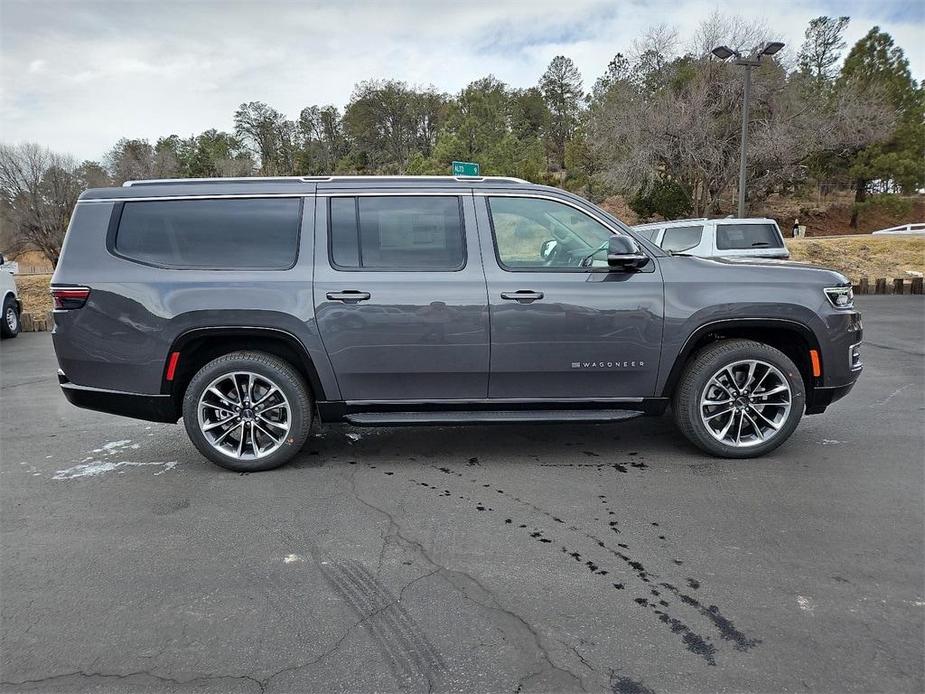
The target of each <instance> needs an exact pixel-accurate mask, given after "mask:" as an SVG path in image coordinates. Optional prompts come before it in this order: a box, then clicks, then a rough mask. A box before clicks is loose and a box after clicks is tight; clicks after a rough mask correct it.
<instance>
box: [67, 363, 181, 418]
mask: <svg viewBox="0 0 925 694" xmlns="http://www.w3.org/2000/svg"><path fill="white" fill-rule="evenodd" d="M58 382H59V383H60V384H61V390H62V392H63V393H64V397H66V398H67V400H68V402H69V403H71V404H72V405H76V406H77V407H82V408H84V409H87V410H96V411H97V412H106V413H108V414H117V415H120V416H122V417H131V418H133V419H144V420H146V421H149V422H169V423H171V424H173V423H175V422H176V421H177V420H178V419H179V418H180V415H179V413H178V412H177V408H176V405H175V403H174V401H173V398H171V396H169V395H146V394H144V393H126V392H123V391H118V390H103V389H101V388H90V387H87V386H78V385H74V384H73V383H71V382H70V381H68V379H67V376H65V375H64V373H63V372H62V371H60V370H59V371H58Z"/></svg>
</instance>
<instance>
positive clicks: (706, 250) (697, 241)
mask: <svg viewBox="0 0 925 694" xmlns="http://www.w3.org/2000/svg"><path fill="white" fill-rule="evenodd" d="M633 230H634V231H636V232H638V233H640V234H642V235H643V236H645V237H646V238H647V239H649V240H650V241H652V243H654V244H655V245H657V246H659V247H660V248H662V250H665V251H669V252H671V253H678V254H681V253H684V254H686V255H696V256H699V257H701V258H716V257H721V258H743V257H744V258H789V257H790V251H788V250H787V246H785V245H784V237H783V236H782V235H781V233H780V229H779V228H778V226H777V222H775V221H774V220H773V219H762V218H754V219H732V218H726V219H706V218H702V219H676V220H674V221H671V222H653V223H651V224H639V225H637V226H634V227H633Z"/></svg>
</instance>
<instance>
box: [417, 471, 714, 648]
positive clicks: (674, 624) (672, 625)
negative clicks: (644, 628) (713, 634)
mask: <svg viewBox="0 0 925 694" xmlns="http://www.w3.org/2000/svg"><path fill="white" fill-rule="evenodd" d="M431 467H432V468H433V469H435V470H437V471H439V472H442V473H443V474H445V475H451V476H452V475H455V476H457V477H460V478H462V477H463V475H462V473H459V472H456V471H454V470H452V469H451V468H448V467H445V466H444V467H437V466H435V465H432V466H431ZM408 481H409V483H411V484H413V485H415V486H419V487H425V488H429V489H432V490H436V489H437V487H436V486H434V485H431V484H428V483H426V482H420V481H419V480H415V479H410V480H408ZM470 481H471V482H472V483H473V484H480V483H479V482H478V480H476V479H472V480H470ZM481 487H483V488H491V487H492V485H490V484H484V483H482V484H481ZM496 491H497V492H499V493H500V494H501V495H502V496H506V497H508V498H510V499H512V500H514V501H515V502H517V503H519V504H521V505H523V506H526V507H527V508H529V509H530V510H532V511H533V512H534V513H538V514H541V515H543V516H546V517H547V518H550V519H552V520H553V521H555V522H557V523H559V524H562V525H565V526H566V527H567V528H568V529H569V530H570V531H572V532H575V533H577V534H579V535H582V536H584V537H585V538H586V539H589V540H592V541H593V542H594V543H595V544H596V545H597V546H598V547H600V548H601V549H603V550H604V551H606V552H608V553H609V554H611V555H613V556H614V557H616V558H618V559H620V560H621V561H622V562H623V563H625V564H626V565H627V566H629V567H630V568H631V569H632V570H633V574H634V575H635V576H636V577H637V578H638V579H639V580H640V581H642V582H643V583H645V584H647V585H648V586H649V587H650V589H651V584H652V579H657V578H658V574H655V573H652V572H649V571H648V570H647V569H646V568H645V566H643V564H642V563H641V562H639V561H636V560H635V559H633V558H632V557H630V556H629V555H627V554H624V553H623V552H620V551H618V550H615V549H613V548H611V547H609V546H608V545H607V544H606V543H605V542H604V541H603V540H602V539H601V538H600V537H598V536H596V535H594V534H593V533H589V532H587V531H585V530H583V529H581V528H578V527H577V526H574V525H568V524H566V523H565V522H564V521H563V520H562V519H560V518H558V517H557V516H556V515H554V514H553V513H551V512H549V511H547V510H546V509H543V508H541V507H539V506H536V505H535V504H533V503H531V502H529V501H525V500H523V499H521V498H520V497H517V496H514V495H512V494H508V493H506V492H504V491H502V490H501V489H496ZM460 498H462V497H460ZM599 498H600V499H601V501H602V502H603V503H605V504H606V503H607V501H606V496H604V495H600V497H599ZM504 523H505V524H506V525H511V526H512V527H513V526H514V525H515V523H514V519H513V518H506V519H505V521H504ZM653 525H655V526H656V527H657V524H655V523H653ZM517 527H518V529H521V530H524V531H525V532H527V534H528V536H529V537H530V538H531V539H534V540H536V541H538V542H540V543H543V544H550V545H551V544H553V540H552V539H550V538H548V537H546V535H545V533H544V532H543V530H541V529H540V528H537V527H536V526H533V527H532V529H531V527H529V526H528V525H527V524H517ZM611 529H613V528H611ZM615 532H619V531H618V530H615ZM560 546H561V545H560ZM620 546H621V547H622V548H627V545H625V544H621V545H620ZM561 553H563V554H566V555H568V556H570V557H571V558H572V559H574V560H575V561H576V562H581V563H582V564H583V565H584V566H585V567H586V568H587V569H588V570H589V571H590V572H591V573H592V574H596V575H601V576H605V575H607V574H608V573H609V571H608V570H607V569H602V568H601V562H600V561H599V560H595V559H591V558H589V557H582V556H581V555H580V554H579V553H578V552H569V551H568V548H567V547H565V546H561ZM612 585H613V587H614V589H616V590H623V589H624V584H623V583H612ZM656 594H657V592H656ZM640 600H642V602H640ZM635 602H636V604H638V605H642V606H645V607H650V606H651V607H652V609H653V613H654V615H655V616H656V618H657V619H658V621H659V622H660V623H662V624H665V625H667V626H668V627H669V629H670V630H671V631H672V633H674V634H679V635H680V636H681V640H682V642H683V643H684V645H685V647H686V648H687V650H689V651H690V652H692V653H694V654H695V655H698V656H699V657H701V658H703V659H704V660H705V661H706V662H707V664H708V665H716V659H715V654H716V647H715V646H713V645H712V644H711V643H710V642H709V640H708V639H706V638H705V637H703V636H701V635H700V634H698V633H696V632H695V631H694V630H693V629H691V628H690V627H689V626H688V625H687V624H685V623H684V622H682V621H681V620H680V619H677V618H676V617H673V616H671V615H670V614H668V613H667V612H666V611H665V610H664V609H658V608H659V607H661V608H667V607H668V603H667V601H665V600H661V601H659V602H658V603H651V604H650V603H649V602H648V600H647V599H645V598H637V599H636V600H635ZM708 619H709V617H708ZM710 621H711V622H712V623H713V624H714V626H716V622H715V621H713V620H712V619H711V620H710Z"/></svg>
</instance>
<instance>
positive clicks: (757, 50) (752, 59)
mask: <svg viewBox="0 0 925 694" xmlns="http://www.w3.org/2000/svg"><path fill="white" fill-rule="evenodd" d="M783 47H784V44H783V42H782V41H767V42H765V43H761V44H759V45H757V46H755V47H754V48H753V49H752V50H751V51H749V53H748V55H747V56H743V55H742V54H741V53H739V51H737V50H735V49H734V48H729V46H717V47H716V48H714V49H713V50H712V51H710V52H711V53H712V54H713V55H715V56H716V57H717V58H719V59H720V60H729V58H731V57H733V56H735V58H736V60H735V62H736V64H739V65H757V64H758V62H759V61H760V60H761V56H763V55H774V54H775V53H777V52H778V51H780V49H781V48H783Z"/></svg>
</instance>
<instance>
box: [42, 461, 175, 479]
mask: <svg viewBox="0 0 925 694" xmlns="http://www.w3.org/2000/svg"><path fill="white" fill-rule="evenodd" d="M150 465H154V466H156V467H160V468H163V469H162V470H160V471H158V472H155V473H154V474H155V475H163V474H164V473H165V472H167V471H168V470H173V469H174V468H175V467H176V466H177V465H179V463H178V462H177V461H176V460H172V461H169V462H166V463H135V462H131V461H127V460H123V461H121V462H118V463H115V462H112V461H109V460H94V461H93V462H92V463H80V464H78V465H75V466H74V467H69V468H67V469H66V470H58V472H56V473H55V474H54V475H52V477H51V478H52V479H53V480H73V479H77V478H78V477H98V476H99V475H104V474H106V473H107V472H113V471H114V470H119V468H124V467H147V466H150ZM119 472H120V474H121V473H122V472H124V470H119Z"/></svg>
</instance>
